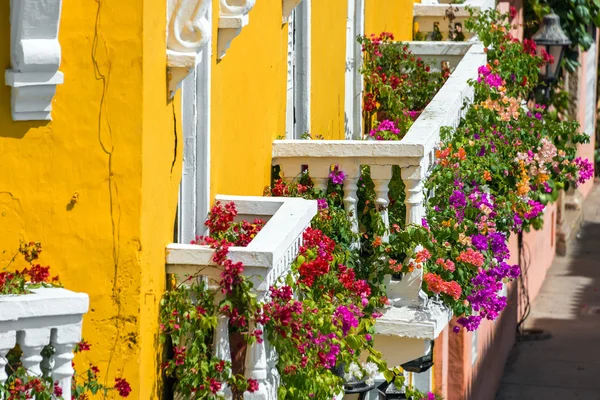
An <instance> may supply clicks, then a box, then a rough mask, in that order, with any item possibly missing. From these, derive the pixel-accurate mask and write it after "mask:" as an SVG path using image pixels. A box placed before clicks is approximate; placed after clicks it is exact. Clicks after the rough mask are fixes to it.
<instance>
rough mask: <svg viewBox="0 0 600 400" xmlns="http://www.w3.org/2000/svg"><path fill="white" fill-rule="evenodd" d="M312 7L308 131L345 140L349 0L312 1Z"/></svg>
mask: <svg viewBox="0 0 600 400" xmlns="http://www.w3.org/2000/svg"><path fill="white" fill-rule="evenodd" d="M311 8H312V15H311V35H312V36H311V47H312V48H311V65H310V68H311V96H310V101H311V110H310V112H311V131H312V132H311V134H312V135H313V137H315V136H316V135H322V136H323V137H324V138H325V139H344V137H345V132H344V95H345V71H346V16H347V15H348V1H347V0H327V1H313V2H312V3H311Z"/></svg>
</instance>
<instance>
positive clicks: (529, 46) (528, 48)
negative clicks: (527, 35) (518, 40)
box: [523, 39, 537, 56]
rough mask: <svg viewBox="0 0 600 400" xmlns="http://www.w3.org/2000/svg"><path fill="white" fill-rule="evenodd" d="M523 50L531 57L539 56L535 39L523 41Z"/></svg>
mask: <svg viewBox="0 0 600 400" xmlns="http://www.w3.org/2000/svg"><path fill="white" fill-rule="evenodd" d="M523 50H525V52H526V53H529V55H532V56H535V55H536V54H537V46H536V44H535V42H534V41H533V39H523Z"/></svg>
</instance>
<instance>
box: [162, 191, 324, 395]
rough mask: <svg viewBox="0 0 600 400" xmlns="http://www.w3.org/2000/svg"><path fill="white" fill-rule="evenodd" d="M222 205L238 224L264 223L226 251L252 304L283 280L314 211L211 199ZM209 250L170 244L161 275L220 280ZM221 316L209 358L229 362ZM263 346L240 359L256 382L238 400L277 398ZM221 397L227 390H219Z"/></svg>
mask: <svg viewBox="0 0 600 400" xmlns="http://www.w3.org/2000/svg"><path fill="white" fill-rule="evenodd" d="M216 200H219V201H221V202H222V203H227V202H230V201H233V202H234V203H235V205H236V208H237V210H238V216H237V218H238V219H239V220H247V221H252V220H254V219H255V218H260V219H262V220H265V221H267V223H266V224H265V226H264V227H263V228H262V230H261V231H260V232H259V233H258V234H257V235H256V237H255V238H254V239H253V240H252V242H250V244H248V246H246V247H231V248H230V249H229V255H228V257H229V258H230V259H231V260H232V261H234V262H237V261H241V262H242V263H243V264H244V275H246V276H248V277H250V278H251V279H252V281H253V283H254V288H255V289H256V291H257V295H258V301H261V300H262V299H264V298H265V296H267V295H268V290H269V287H270V286H272V285H273V284H275V283H277V281H278V280H279V279H280V278H283V277H285V276H286V275H287V274H288V273H289V272H290V268H291V264H292V262H293V261H294V260H295V259H296V256H297V255H298V252H299V250H300V246H301V245H302V234H303V233H304V231H305V230H306V228H307V227H309V226H310V221H311V220H312V218H313V217H314V216H315V215H316V213H317V203H316V201H313V200H304V199H299V198H280V197H242V196H217V198H216ZM213 254H214V250H213V249H212V248H210V247H209V246H197V245H187V244H170V245H169V246H167V256H166V262H167V273H168V274H175V275H177V276H178V278H179V279H185V277H186V276H189V275H195V274H197V273H198V272H199V271H200V270H201V271H202V276H204V277H206V278H208V279H209V282H210V281H211V280H212V281H218V280H219V279H220V273H221V270H220V269H219V268H218V267H217V266H216V265H214V263H213V262H212V257H213ZM228 323H229V322H228V319H227V317H223V316H222V317H220V319H219V326H218V328H217V329H216V332H215V337H214V351H215V354H216V355H217V356H218V357H220V358H221V359H224V360H230V359H231V352H230V345H229V333H228ZM264 339H265V340H264V342H263V343H255V344H254V345H252V346H251V347H250V348H249V349H248V351H247V355H246V375H247V377H248V378H253V379H256V380H257V381H258V382H259V390H258V391H257V392H254V393H248V392H247V393H245V394H244V399H247V400H253V399H257V400H258V399H260V400H268V399H276V398H277V388H278V381H279V380H278V373H277V367H276V360H277V356H276V354H275V352H274V350H273V349H272V348H271V347H270V346H269V343H268V341H267V340H266V337H265V338H264ZM225 393H226V394H227V393H228V392H227V391H225Z"/></svg>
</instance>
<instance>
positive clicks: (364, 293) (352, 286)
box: [338, 265, 371, 298]
mask: <svg viewBox="0 0 600 400" xmlns="http://www.w3.org/2000/svg"><path fill="white" fill-rule="evenodd" d="M338 270H339V271H340V274H339V276H338V279H339V281H340V283H341V284H342V285H343V286H344V287H345V288H346V289H348V290H349V291H351V292H352V293H354V294H355V295H356V296H358V297H361V298H368V297H369V296H370V295H371V287H370V286H369V284H368V283H367V281H365V280H362V279H361V280H358V281H357V280H356V274H355V273H354V270H353V269H352V268H348V267H346V266H345V265H339V266H338Z"/></svg>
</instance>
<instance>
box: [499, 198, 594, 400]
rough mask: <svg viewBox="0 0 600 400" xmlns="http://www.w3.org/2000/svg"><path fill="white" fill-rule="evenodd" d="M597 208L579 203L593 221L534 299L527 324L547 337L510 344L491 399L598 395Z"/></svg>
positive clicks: (590, 398)
mask: <svg viewBox="0 0 600 400" xmlns="http://www.w3.org/2000/svg"><path fill="white" fill-rule="evenodd" d="M596 190H598V189H596ZM592 197H593V195H592ZM596 197H599V196H598V195H596ZM599 200H600V197H599V199H598V200H596V202H597V203H600V201H599ZM598 209H600V206H598V205H596V207H595V209H594V208H592V209H590V208H589V207H588V208H584V211H587V213H589V214H591V215H592V217H593V218H592V221H591V222H588V223H587V224H585V225H584V226H583V228H582V230H581V232H580V235H579V240H578V241H577V242H576V243H575V244H574V247H573V251H572V252H571V253H570V254H569V255H568V256H567V257H565V258H557V259H556V261H555V263H554V265H553V266H552V269H551V270H550V271H549V279H548V280H547V281H546V282H545V283H544V288H543V290H542V292H541V293H540V295H539V297H538V298H537V299H536V303H535V307H534V309H533V311H532V314H531V317H530V320H529V323H528V327H530V328H534V329H541V330H543V331H545V332H546V333H549V334H550V335H551V338H550V339H548V340H541V341H529V342H521V343H519V344H518V345H517V346H516V347H515V348H514V350H513V353H512V354H511V359H510V360H509V362H508V364H507V366H506V370H505V373H504V378H503V380H502V384H501V388H500V391H499V392H498V395H497V397H496V400H516V399H528V400H538V399H540V400H541V399H550V398H552V399H554V398H556V399H559V398H560V399H586V400H597V399H600V382H599V380H598V376H600V361H599V360H600V335H599V334H598V332H599V331H600V246H598V243H599V240H600V239H599V238H600V212H598V211H597V210H598ZM594 213H596V215H595V216H594V215H593V214H594Z"/></svg>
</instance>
